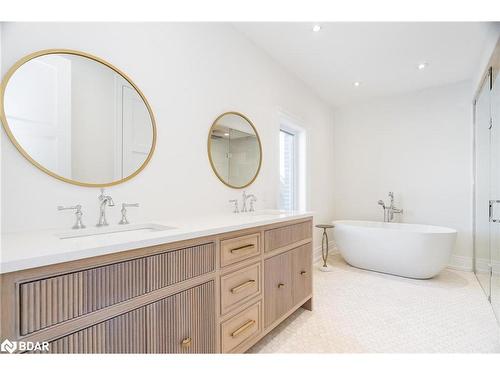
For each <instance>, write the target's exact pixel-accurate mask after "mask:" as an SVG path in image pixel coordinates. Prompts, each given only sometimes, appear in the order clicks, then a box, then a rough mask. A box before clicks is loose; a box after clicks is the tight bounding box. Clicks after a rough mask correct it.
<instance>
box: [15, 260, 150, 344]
mask: <svg viewBox="0 0 500 375" xmlns="http://www.w3.org/2000/svg"><path fill="white" fill-rule="evenodd" d="M145 292H146V258H140V259H134V260H130V261H126V262H120V263H114V264H110V265H107V266H103V267H96V268H91V269H86V270H83V271H79V272H73V273H67V274H64V275H58V276H54V277H47V278H44V279H41V280H35V281H30V282H25V283H21V284H20V286H19V315H20V316H19V320H20V322H19V323H20V324H19V325H20V332H19V333H20V334H21V335H27V334H29V333H32V332H36V331H39V330H41V329H43V328H47V327H50V326H53V325H56V324H58V323H61V322H64V321H66V320H70V319H73V318H76V317H79V316H82V315H85V314H89V313H91V312H93V311H97V310H100V309H103V308H105V307H108V306H111V305H114V304H116V303H119V302H123V301H126V300H128V299H131V298H134V297H137V296H139V295H141V294H144V293H145Z"/></svg>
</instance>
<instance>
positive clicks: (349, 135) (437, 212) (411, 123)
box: [329, 82, 472, 257]
mask: <svg viewBox="0 0 500 375" xmlns="http://www.w3.org/2000/svg"><path fill="white" fill-rule="evenodd" d="M470 87H471V84H470V82H463V83H457V84H454V85H449V86H446V87H438V88H432V89H427V90H424V91H419V92H414V93H409V94H405V95H398V96H396V97H387V98H382V99H377V100H375V101H371V102H369V103H364V104H360V103H358V104H356V105H355V106H352V107H347V108H341V109H339V110H338V111H336V114H335V122H334V123H335V125H334V129H335V130H334V145H333V150H334V163H333V165H332V166H331V167H330V168H329V170H331V171H333V173H334V197H335V198H334V207H335V218H336V219H361V220H363V219H366V220H382V218H383V210H382V208H381V207H380V206H379V205H377V201H378V200H379V199H383V200H385V201H387V199H388V198H387V192H388V191H394V193H395V198H396V203H397V205H398V206H399V207H401V208H403V209H404V215H403V216H402V221H403V222H407V223H424V224H432V225H441V226H448V227H452V228H455V229H457V230H458V238H457V243H456V247H455V255H459V256H467V257H471V256H472V188H471V181H472V125H471V124H472V105H471V92H470Z"/></svg>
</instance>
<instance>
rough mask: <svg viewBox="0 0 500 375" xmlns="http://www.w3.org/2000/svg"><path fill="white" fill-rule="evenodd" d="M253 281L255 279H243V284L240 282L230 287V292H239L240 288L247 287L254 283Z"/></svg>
mask: <svg viewBox="0 0 500 375" xmlns="http://www.w3.org/2000/svg"><path fill="white" fill-rule="evenodd" d="M254 283H255V280H248V281H245V282H244V283H243V284H240V285H238V286H235V287H234V288H232V289H231V293H233V294H235V293H238V292H240V291H241V290H242V289H245V288H247V287H249V286H250V285H252V284H254Z"/></svg>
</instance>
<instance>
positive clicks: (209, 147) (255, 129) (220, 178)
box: [207, 111, 262, 189]
mask: <svg viewBox="0 0 500 375" xmlns="http://www.w3.org/2000/svg"><path fill="white" fill-rule="evenodd" d="M226 115H236V116H240V117H241V118H243V119H244V120H245V121H247V122H248V123H249V124H250V126H251V127H252V129H253V131H254V132H255V136H256V137H257V141H258V143H259V151H260V158H259V166H258V167H257V171H256V172H255V176H253V178H252V179H251V180H250V181H249V182H248V183H247V184H245V185H242V186H235V185H231V184H230V183H228V182H226V181H224V179H223V178H222V176H221V175H220V174H219V173H218V172H217V169H216V168H215V164H214V161H213V160H212V145H211V142H210V136H211V135H212V129H213V128H214V126H215V125H216V124H217V121H219V120H220V119H221V118H222V117H223V116H226ZM207 151H208V160H209V161H210V166H211V167H212V170H213V171H214V173H215V175H216V176H217V178H218V179H219V180H221V182H222V183H223V184H224V185H226V186H228V187H230V188H232V189H243V188H246V187H247V186H250V185H251V184H253V182H254V181H255V179H256V178H257V176H258V175H259V172H260V167H261V166H262V143H261V142H260V137H259V132H257V128H256V127H255V126H254V124H253V122H252V121H250V119H249V118H248V117H247V116H245V115H244V114H243V113H240V112H235V111H229V112H224V113H223V114H221V115H219V116H217V118H216V119H215V120H214V122H213V123H212V126H211V127H210V129H209V131H208V140H207Z"/></svg>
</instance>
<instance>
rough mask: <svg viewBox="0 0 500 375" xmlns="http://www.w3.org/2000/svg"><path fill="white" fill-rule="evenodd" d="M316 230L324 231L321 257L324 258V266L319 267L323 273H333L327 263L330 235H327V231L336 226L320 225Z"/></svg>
mask: <svg viewBox="0 0 500 375" xmlns="http://www.w3.org/2000/svg"><path fill="white" fill-rule="evenodd" d="M316 228H320V229H323V238H322V239H321V257H322V258H323V265H322V266H321V267H319V270H320V271H323V272H331V271H333V268H332V267H331V266H329V265H328V264H327V263H326V261H327V259H328V250H329V249H328V234H327V233H326V230H327V229H332V228H335V226H334V225H331V224H318V225H316Z"/></svg>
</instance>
